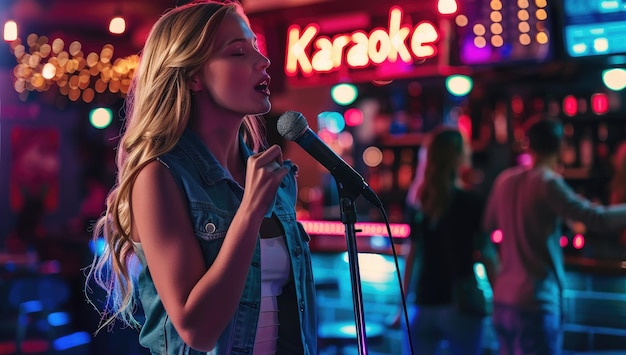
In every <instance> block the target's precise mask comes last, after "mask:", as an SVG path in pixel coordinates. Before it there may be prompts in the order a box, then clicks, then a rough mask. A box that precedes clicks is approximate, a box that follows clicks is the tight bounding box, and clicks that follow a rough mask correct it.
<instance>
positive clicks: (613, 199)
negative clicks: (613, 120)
mask: <svg viewBox="0 0 626 355" xmlns="http://www.w3.org/2000/svg"><path fill="white" fill-rule="evenodd" d="M612 163H613V177H612V178H611V183H610V192H609V204H611V205H616V204H619V203H624V202H626V142H622V143H620V144H619V145H618V146H617V149H616V150H615V154H614V155H613V162H612Z"/></svg>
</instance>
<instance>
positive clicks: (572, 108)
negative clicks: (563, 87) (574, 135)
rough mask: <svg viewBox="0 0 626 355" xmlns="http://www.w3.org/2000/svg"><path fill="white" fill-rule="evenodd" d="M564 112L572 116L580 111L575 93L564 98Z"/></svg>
mask: <svg viewBox="0 0 626 355" xmlns="http://www.w3.org/2000/svg"><path fill="white" fill-rule="evenodd" d="M563 112H565V114H566V115H568V116H570V117H572V116H576V114H577V113H578V100H576V97H575V96H574V95H568V96H565V98H564V99H563Z"/></svg>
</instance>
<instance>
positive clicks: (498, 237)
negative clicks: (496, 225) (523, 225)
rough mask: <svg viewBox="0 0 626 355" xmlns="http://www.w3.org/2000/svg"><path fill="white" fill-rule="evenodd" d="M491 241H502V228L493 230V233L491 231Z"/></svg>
mask: <svg viewBox="0 0 626 355" xmlns="http://www.w3.org/2000/svg"><path fill="white" fill-rule="evenodd" d="M491 241H492V242H494V243H496V244H498V243H502V230H500V229H496V230H494V231H493V233H491Z"/></svg>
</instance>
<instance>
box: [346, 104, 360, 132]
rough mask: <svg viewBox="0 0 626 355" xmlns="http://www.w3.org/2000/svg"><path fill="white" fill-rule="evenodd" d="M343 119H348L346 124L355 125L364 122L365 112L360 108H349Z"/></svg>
mask: <svg viewBox="0 0 626 355" xmlns="http://www.w3.org/2000/svg"><path fill="white" fill-rule="evenodd" d="M343 119H344V120H345V121H346V125H348V126H350V127H355V126H358V125H360V124H361V123H363V112H361V110H359V109H358V108H350V109H347V110H346V112H345V113H344V114H343Z"/></svg>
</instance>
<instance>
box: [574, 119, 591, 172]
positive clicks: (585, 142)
mask: <svg viewBox="0 0 626 355" xmlns="http://www.w3.org/2000/svg"><path fill="white" fill-rule="evenodd" d="M593 150H594V149H593V134H592V132H591V128H589V127H586V128H585V130H584V132H583V135H582V136H581V137H580V141H579V144H578V151H579V156H580V165H581V167H583V168H591V166H592V165H593V156H594V152H593Z"/></svg>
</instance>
